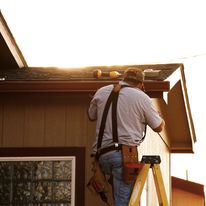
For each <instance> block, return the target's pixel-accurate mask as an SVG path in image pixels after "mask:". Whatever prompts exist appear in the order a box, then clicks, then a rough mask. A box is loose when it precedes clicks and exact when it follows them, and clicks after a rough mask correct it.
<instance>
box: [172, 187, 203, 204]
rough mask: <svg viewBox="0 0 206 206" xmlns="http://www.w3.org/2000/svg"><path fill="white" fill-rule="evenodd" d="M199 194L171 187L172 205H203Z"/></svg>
mask: <svg viewBox="0 0 206 206" xmlns="http://www.w3.org/2000/svg"><path fill="white" fill-rule="evenodd" d="M204 205H205V203H204V198H203V197H202V196H201V195H198V194H195V193H191V192H187V191H184V190H181V189H179V188H173V189H172V206H204Z"/></svg>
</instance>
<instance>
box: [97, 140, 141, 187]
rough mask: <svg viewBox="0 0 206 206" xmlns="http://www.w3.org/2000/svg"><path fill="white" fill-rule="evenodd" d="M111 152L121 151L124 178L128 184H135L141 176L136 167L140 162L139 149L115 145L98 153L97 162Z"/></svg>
mask: <svg viewBox="0 0 206 206" xmlns="http://www.w3.org/2000/svg"><path fill="white" fill-rule="evenodd" d="M110 151H121V152H122V168H123V171H122V178H123V181H124V182H125V183H126V184H130V183H131V182H133V181H134V180H135V179H136V177H137V175H138V174H139V170H140V169H139V168H138V167H135V165H136V164H137V163H139V161H138V149H137V147H136V146H128V145H122V144H118V143H115V144H113V145H111V146H109V147H105V148H102V149H99V150H98V152H97V153H96V155H95V157H96V160H98V159H99V157H100V156H101V155H103V154H106V153H108V152H110Z"/></svg>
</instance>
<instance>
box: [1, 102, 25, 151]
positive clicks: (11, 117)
mask: <svg viewBox="0 0 206 206" xmlns="http://www.w3.org/2000/svg"><path fill="white" fill-rule="evenodd" d="M24 107H25V105H24V104H20V103H19V102H15V103H14V102H6V103H5V107H4V108H5V110H4V123H3V125H4V127H3V145H2V146H4V147H22V146H23V143H24V122H25V110H24Z"/></svg>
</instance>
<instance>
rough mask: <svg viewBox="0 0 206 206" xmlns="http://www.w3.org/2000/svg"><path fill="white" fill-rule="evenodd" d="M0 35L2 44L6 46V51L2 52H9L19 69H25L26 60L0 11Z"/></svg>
mask: <svg viewBox="0 0 206 206" xmlns="http://www.w3.org/2000/svg"><path fill="white" fill-rule="evenodd" d="M0 34H1V35H2V37H3V39H4V42H3V43H6V44H7V47H8V50H6V51H4V52H9V53H11V54H12V56H13V58H14V59H15V61H16V63H17V64H18V66H19V68H22V67H27V63H26V60H25V59H24V56H23V55H22V52H21V50H20V49H19V47H18V45H17V44H16V41H15V39H14V37H13V35H12V33H11V31H10V29H9V27H8V25H7V23H6V21H5V19H4V17H3V15H2V13H1V11H0Z"/></svg>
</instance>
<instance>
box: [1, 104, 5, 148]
mask: <svg viewBox="0 0 206 206" xmlns="http://www.w3.org/2000/svg"><path fill="white" fill-rule="evenodd" d="M3 121H4V107H3V102H2V101H1V102H0V147H1V146H2V142H3Z"/></svg>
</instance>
